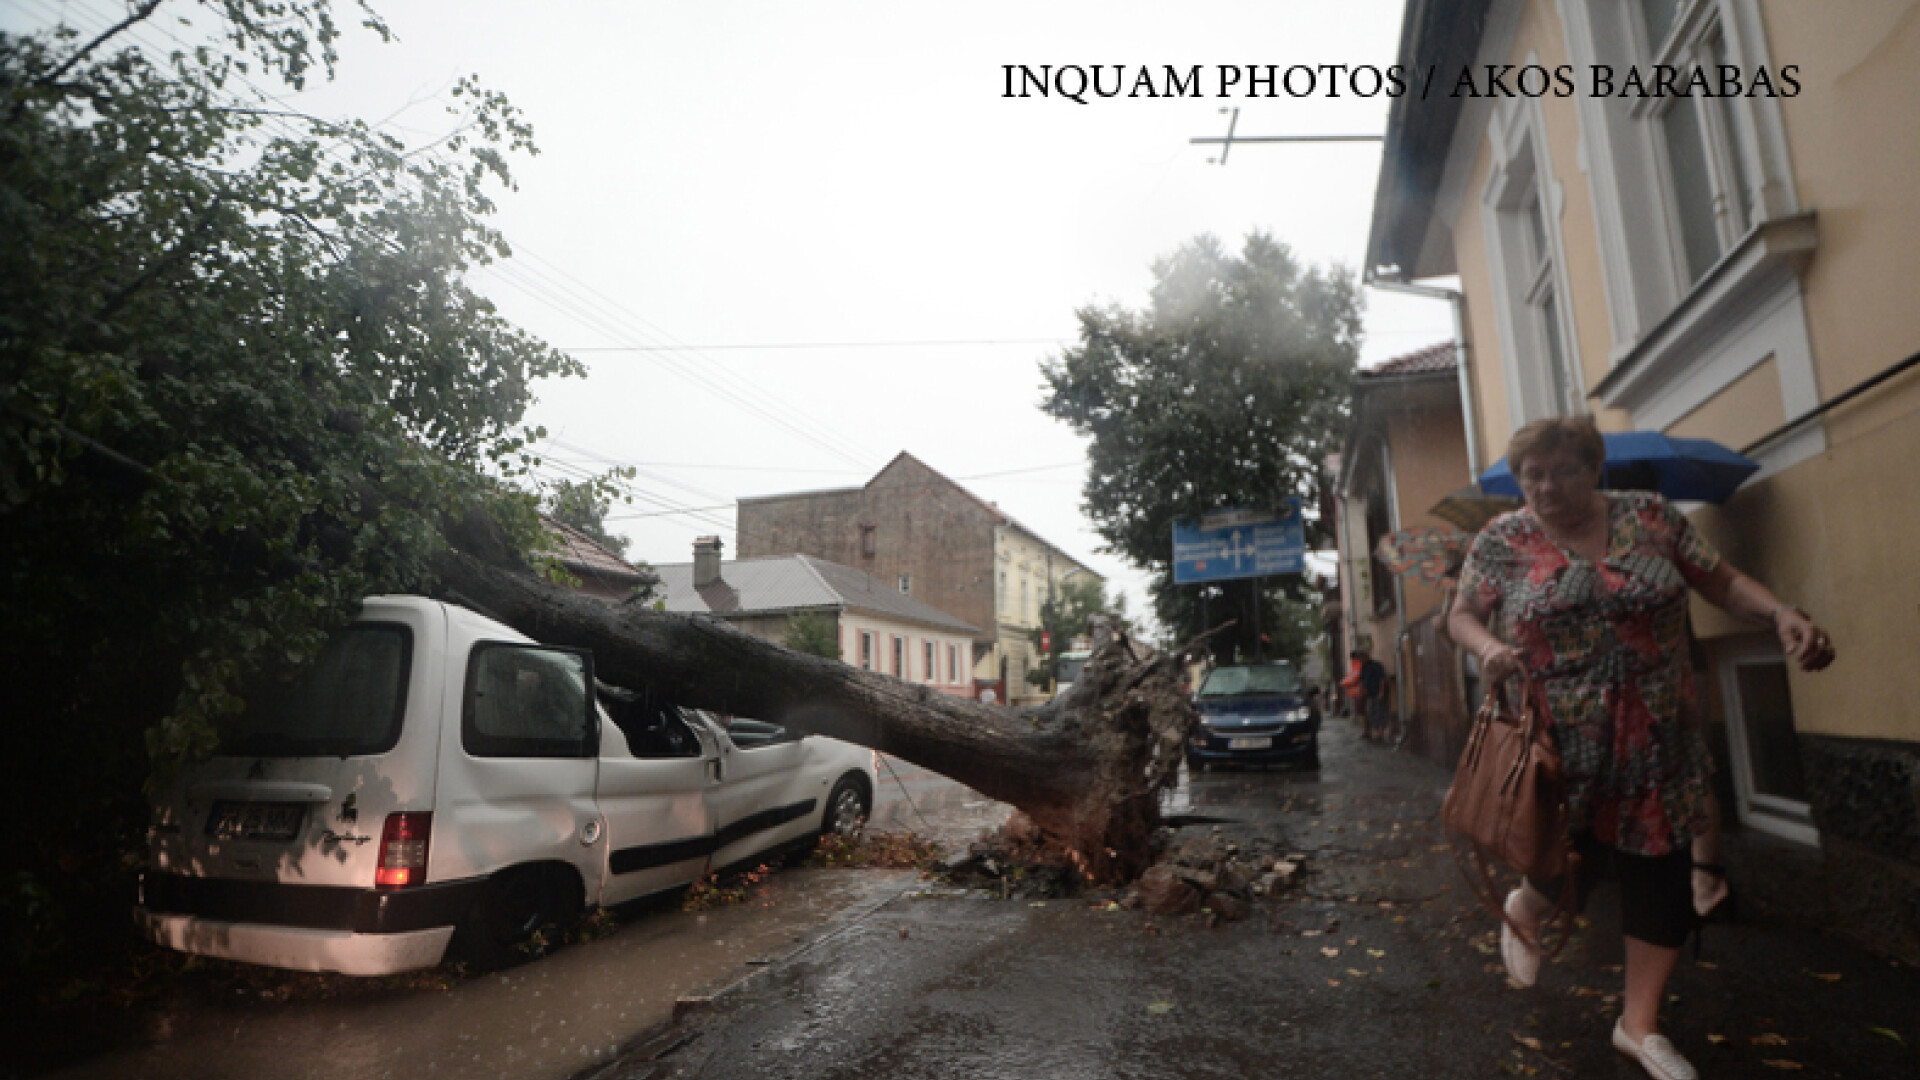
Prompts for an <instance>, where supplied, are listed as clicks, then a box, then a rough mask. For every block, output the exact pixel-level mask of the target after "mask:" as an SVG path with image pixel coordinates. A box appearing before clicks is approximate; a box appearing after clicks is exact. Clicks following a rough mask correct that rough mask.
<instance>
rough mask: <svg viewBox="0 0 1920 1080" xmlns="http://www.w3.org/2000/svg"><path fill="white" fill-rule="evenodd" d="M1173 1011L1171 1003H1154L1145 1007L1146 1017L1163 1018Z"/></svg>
mask: <svg viewBox="0 0 1920 1080" xmlns="http://www.w3.org/2000/svg"><path fill="white" fill-rule="evenodd" d="M1172 1011H1173V1002H1171V1001H1155V1002H1151V1003H1149V1004H1148V1005H1147V1015H1148V1016H1165V1015H1167V1014H1168V1013H1170V1012H1172Z"/></svg>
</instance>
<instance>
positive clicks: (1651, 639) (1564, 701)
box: [1460, 492, 1720, 856]
mask: <svg viewBox="0 0 1920 1080" xmlns="http://www.w3.org/2000/svg"><path fill="white" fill-rule="evenodd" d="M1606 497H1607V554H1606V557H1605V558H1604V559H1602V560H1601V561H1600V562H1599V563H1598V564H1597V565H1596V564H1595V563H1592V562H1590V561H1588V560H1587V559H1586V558H1584V557H1582V556H1580V555H1576V554H1574V553H1573V552H1571V551H1568V550H1567V549H1565V548H1562V547H1561V546H1560V545H1558V544H1556V543H1554V542H1553V541H1552V540H1550V539H1548V538H1547V534H1546V531H1545V530H1544V529H1543V528H1542V527H1541V525H1540V519H1539V518H1537V517H1535V516H1534V515H1533V512H1532V511H1530V510H1525V509H1522V510H1515V511H1513V512H1511V513H1506V514H1502V515H1500V516H1499V517H1497V518H1494V519H1493V520H1492V521H1490V522H1488V523H1487V525H1486V527H1485V528H1483V529H1482V530H1481V531H1480V535H1479V536H1478V537H1477V538H1476V539H1475V540H1474V543H1473V547H1472V548H1471V549H1470V550H1469V551H1468V553H1467V561H1466V566H1465V567H1464V569H1463V570H1462V573H1461V578H1460V593H1461V595H1462V596H1468V597H1472V598H1473V602H1474V603H1475V604H1476V605H1477V606H1479V607H1480V608H1481V609H1482V610H1485V611H1489V612H1491V613H1492V614H1493V620H1492V621H1491V623H1490V624H1489V627H1488V628H1489V629H1491V630H1492V631H1493V632H1494V634H1495V635H1497V636H1498V637H1499V638H1500V639H1501V640H1503V641H1506V642H1508V643H1510V644H1511V645H1513V646H1514V647H1515V648H1516V649H1518V650H1519V651H1520V655H1521V659H1522V661H1523V662H1524V663H1525V664H1526V668H1527V671H1528V673H1529V674H1530V675H1531V676H1532V679H1533V686H1534V704H1535V706H1536V707H1538V708H1543V709H1544V710H1545V715H1546V716H1547V717H1548V719H1549V720H1550V721H1551V723H1552V730H1553V736H1554V741H1555V743H1556V744H1557V745H1558V746H1559V748H1560V757H1561V761H1562V764H1563V765H1564V767H1565V769H1566V775H1567V781H1568V808H1569V813H1570V821H1571V823H1572V825H1573V827H1574V828H1575V829H1588V830H1591V831H1592V832H1593V834H1594V836H1595V837H1596V838H1597V839H1598V840H1599V841H1600V842H1601V843H1604V844H1608V845H1610V846H1612V847H1615V848H1618V849H1619V850H1621V851H1623V852H1626V853H1628V854H1632V855H1648V856H1658V855H1665V854H1668V853H1670V852H1672V851H1674V850H1675V849H1677V848H1679V847H1681V846H1683V845H1685V844H1687V843H1688V842H1689V841H1690V840H1691V839H1692V837H1693V836H1694V835H1695V834H1696V833H1697V832H1699V831H1702V830H1704V829H1705V828H1706V826H1707V816H1706V807H1705V799H1706V796H1707V792H1708V786H1707V783H1708V777H1709V775H1710V774H1711V771H1712V758H1711V757H1710V756H1709V754H1708V751H1707V745H1706V738H1705V735H1704V734H1703V732H1702V730H1701V725H1700V723H1699V718H1698V712H1699V704H1698V700H1697V699H1696V697H1695V694H1694V687H1693V668H1692V665H1691V664H1690V662H1689V659H1688V651H1687V631H1686V627H1687V587H1688V586H1689V585H1692V586H1698V585H1699V584H1700V583H1701V582H1703V581H1704V580H1706V578H1707V576H1708V575H1709V574H1710V573H1712V572H1713V570H1714V569H1715V568H1716V567H1717V566H1718V565H1719V564H1720V555H1719V553H1718V552H1716V551H1715V550H1714V549H1713V546H1712V545H1711V544H1709V543H1708V542H1707V541H1706V539H1705V538H1704V537H1702V536H1701V535H1700V534H1699V533H1697V532H1695V531H1694V528H1693V525H1692V523H1690V522H1689V521H1688V520H1687V519H1686V518H1685V517H1684V516H1682V515H1681V514H1680V512H1679V511H1677V510H1675V509H1674V508H1673V507H1672V506H1670V505H1669V504H1668V503H1667V501H1666V500H1665V499H1663V498H1661V497H1660V496H1658V495H1653V494H1647V493H1641V492H1631V493H1607V494H1606Z"/></svg>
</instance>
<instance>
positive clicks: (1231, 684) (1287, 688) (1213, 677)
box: [1200, 664, 1300, 697]
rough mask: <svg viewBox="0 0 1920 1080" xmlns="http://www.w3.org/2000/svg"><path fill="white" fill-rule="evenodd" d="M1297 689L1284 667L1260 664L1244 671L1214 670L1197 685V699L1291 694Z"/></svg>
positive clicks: (1296, 677)
mask: <svg viewBox="0 0 1920 1080" xmlns="http://www.w3.org/2000/svg"><path fill="white" fill-rule="evenodd" d="M1299 689H1300V676H1299V674H1298V673H1297V672H1295V671H1294V670H1293V668H1292V667H1291V666H1290V665H1287V664H1260V665H1250V666H1246V667H1221V668H1214V669H1213V670H1212V671H1210V672H1208V673H1207V678H1206V681H1205V682H1203V683H1201V684H1200V696H1201V697H1232V696H1234V695H1236V694H1292V693H1296V692H1298V691H1299Z"/></svg>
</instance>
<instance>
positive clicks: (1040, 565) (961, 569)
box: [737, 451, 1104, 703]
mask: <svg viewBox="0 0 1920 1080" xmlns="http://www.w3.org/2000/svg"><path fill="white" fill-rule="evenodd" d="M737 524H738V528H739V539H738V543H739V550H740V558H741V559H742V560H747V559H756V558H767V557H770V556H776V555H789V554H803V555H811V556H813V557H814V558H817V559H823V560H825V561H827V562H831V563H838V564H840V565H842V566H850V567H853V568H855V569H857V570H861V571H864V572H866V573H867V574H870V575H872V576H873V577H874V578H876V579H878V580H880V581H882V582H885V583H889V584H891V585H892V586H894V587H895V588H897V589H898V590H899V591H900V592H902V593H904V594H906V595H908V596H910V597H912V598H914V599H915V600H918V601H920V602H921V603H924V604H927V605H929V606H931V607H933V608H937V609H939V610H940V611H943V612H946V613H948V614H949V615H952V616H954V617H955V618H957V619H959V620H960V621H962V622H965V623H968V624H971V625H973V626H976V627H983V628H986V629H984V630H983V631H982V632H981V633H980V634H979V636H978V637H976V638H975V639H974V642H973V678H974V683H975V686H976V689H977V690H984V689H986V688H988V687H992V688H994V690H995V696H996V697H997V698H998V700H1000V701H1003V702H1009V701H1010V702H1015V703H1028V702H1037V701H1040V700H1042V699H1043V698H1044V696H1045V695H1044V693H1043V692H1042V691H1041V689H1040V688H1038V687H1035V686H1032V685H1030V684H1029V682H1028V680H1027V673H1028V672H1029V671H1030V670H1032V668H1033V667H1034V664H1035V663H1036V660H1037V658H1036V656H1035V655H1034V653H1035V650H1034V647H1033V645H1032V642H1031V634H1032V631H1033V630H1034V628H1036V627H1038V626H1039V624H1040V605H1041V603H1042V602H1044V601H1045V600H1046V599H1047V597H1048V596H1049V595H1050V594H1051V592H1052V590H1053V589H1054V588H1056V587H1058V585H1059V584H1060V583H1061V582H1063V581H1065V580H1067V579H1068V578H1070V577H1074V578H1078V577H1079V576H1080V575H1089V576H1091V577H1092V578H1093V580H1096V581H1101V582H1103V583H1104V579H1102V578H1101V577H1100V576H1099V575H1098V574H1095V573H1094V572H1093V571H1092V570H1090V569H1088V568H1087V567H1086V566H1085V565H1083V564H1081V563H1080V562H1079V561H1078V560H1076V559H1074V558H1073V557H1072V556H1071V555H1068V554H1067V553H1066V552H1064V551H1062V550H1060V549H1059V548H1057V547H1055V546H1054V545H1052V544H1050V543H1048V542H1047V541H1046V540H1044V539H1043V538H1041V537H1040V536H1039V535H1037V534H1035V533H1034V532H1033V531H1032V530H1031V529H1028V528H1026V527H1025V526H1023V525H1021V524H1020V523H1019V522H1017V521H1015V520H1014V519H1013V518H1012V517H1011V516H1009V515H1008V514H1007V513H1006V512H1005V511H1003V510H1001V509H1000V508H999V507H997V506H995V505H994V504H992V503H990V502H987V501H986V500H984V499H981V498H980V497H979V496H977V495H975V494H973V493H972V492H970V491H968V490H966V489H965V488H963V487H961V486H960V485H959V484H956V483H954V482H953V481H952V480H949V479H947V478H946V477H945V476H942V475H941V474H940V473H939V472H937V471H935V470H934V469H932V468H931V467H929V466H928V465H927V464H926V463H924V462H922V461H920V460H919V459H918V458H915V457H914V456H913V455H912V454H908V453H905V452H904V451H903V452H902V453H901V454H899V455H898V456H897V457H895V458H894V459H893V460H892V461H891V462H889V463H888V464H887V466H886V468H884V469H881V470H880V471H879V472H878V473H876V474H874V477H873V479H871V480H869V481H867V483H865V484H864V485H861V486H859V487H851V488H834V489H830V490H824V491H802V492H794V493H791V494H785V495H765V496H759V497H756V498H749V499H741V500H740V509H739V519H738V522H737Z"/></svg>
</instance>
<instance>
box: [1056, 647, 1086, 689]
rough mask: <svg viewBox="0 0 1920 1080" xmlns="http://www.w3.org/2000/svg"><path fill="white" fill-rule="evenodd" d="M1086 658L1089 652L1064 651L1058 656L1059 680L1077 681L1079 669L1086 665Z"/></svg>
mask: <svg viewBox="0 0 1920 1080" xmlns="http://www.w3.org/2000/svg"><path fill="white" fill-rule="evenodd" d="M1088 659H1089V654H1087V653H1077V654H1076V653H1066V654H1064V655H1062V656H1061V657H1060V667H1059V670H1058V672H1057V674H1058V678H1059V681H1060V682H1061V683H1070V682H1078V681H1079V680H1080V671H1081V669H1083V668H1085V667H1086V666H1087V660H1088Z"/></svg>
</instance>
